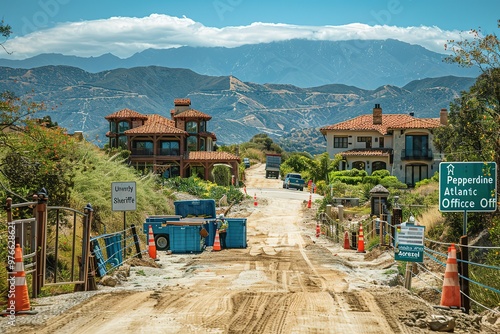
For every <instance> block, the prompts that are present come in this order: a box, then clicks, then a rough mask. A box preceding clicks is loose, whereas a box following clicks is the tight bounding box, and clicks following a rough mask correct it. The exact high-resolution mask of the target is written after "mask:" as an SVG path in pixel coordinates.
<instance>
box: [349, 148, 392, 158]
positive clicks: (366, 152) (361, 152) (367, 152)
mask: <svg viewBox="0 0 500 334" xmlns="http://www.w3.org/2000/svg"><path fill="white" fill-rule="evenodd" d="M390 151H391V149H385V150H384V149H354V150H349V151H344V152H342V153H340V154H341V155H342V156H366V157H381V156H382V157H388V156H390V155H391V152H390Z"/></svg>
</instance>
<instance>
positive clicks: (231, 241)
mask: <svg viewBox="0 0 500 334" xmlns="http://www.w3.org/2000/svg"><path fill="white" fill-rule="evenodd" d="M225 219H226V221H227V225H228V228H227V235H226V246H227V248H246V247H247V219H246V218H225Z"/></svg>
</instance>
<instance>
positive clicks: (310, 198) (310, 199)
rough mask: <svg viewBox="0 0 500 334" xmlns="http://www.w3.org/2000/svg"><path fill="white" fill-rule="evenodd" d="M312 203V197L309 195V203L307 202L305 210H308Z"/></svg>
mask: <svg viewBox="0 0 500 334" xmlns="http://www.w3.org/2000/svg"><path fill="white" fill-rule="evenodd" d="M311 202H312V195H309V202H307V208H308V209H310V208H311V204H312V203H311Z"/></svg>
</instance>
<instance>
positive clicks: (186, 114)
mask: <svg viewBox="0 0 500 334" xmlns="http://www.w3.org/2000/svg"><path fill="white" fill-rule="evenodd" d="M174 118H201V119H205V120H207V121H208V120H211V119H212V116H209V115H207V114H205V113H202V112H201V111H198V110H194V109H188V110H184V111H183V112H180V113H178V114H177V115H175V116H174Z"/></svg>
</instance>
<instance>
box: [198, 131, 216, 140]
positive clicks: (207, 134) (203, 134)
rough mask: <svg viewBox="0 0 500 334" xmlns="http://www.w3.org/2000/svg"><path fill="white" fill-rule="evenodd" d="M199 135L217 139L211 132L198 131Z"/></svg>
mask: <svg viewBox="0 0 500 334" xmlns="http://www.w3.org/2000/svg"><path fill="white" fill-rule="evenodd" d="M200 136H202V137H210V138H212V139H213V140H215V141H217V136H216V135H215V133H213V132H200Z"/></svg>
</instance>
